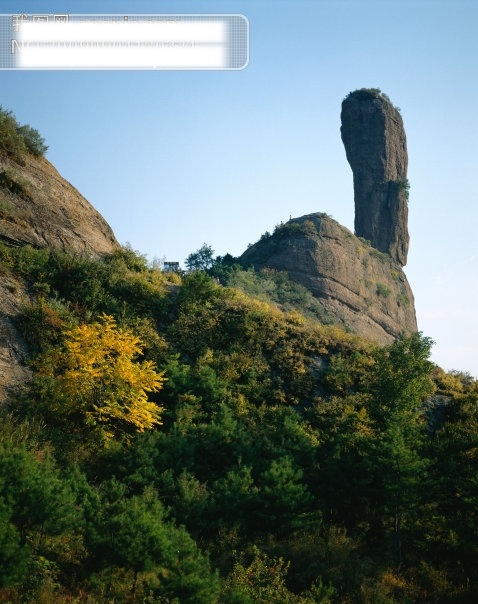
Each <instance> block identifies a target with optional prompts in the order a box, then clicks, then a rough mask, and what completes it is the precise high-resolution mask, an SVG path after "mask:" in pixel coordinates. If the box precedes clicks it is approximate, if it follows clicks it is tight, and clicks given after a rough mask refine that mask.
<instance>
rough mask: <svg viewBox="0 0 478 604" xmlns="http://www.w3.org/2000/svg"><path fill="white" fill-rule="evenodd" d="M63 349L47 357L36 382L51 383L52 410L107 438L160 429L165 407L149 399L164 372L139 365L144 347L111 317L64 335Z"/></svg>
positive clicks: (144, 363)
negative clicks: (77, 420) (43, 380)
mask: <svg viewBox="0 0 478 604" xmlns="http://www.w3.org/2000/svg"><path fill="white" fill-rule="evenodd" d="M64 336H65V339H64V344H63V346H62V347H61V348H55V349H52V350H50V351H48V352H47V353H46V354H44V355H43V356H42V357H41V358H40V359H39V361H38V363H37V369H38V374H37V377H38V378H40V380H41V379H42V378H47V380H48V381H49V388H48V391H49V392H48V396H49V397H51V395H52V394H53V399H50V402H49V405H48V406H49V411H50V412H53V414H54V415H57V414H60V415H61V416H63V417H65V416H67V417H69V418H70V421H72V420H73V423H74V418H78V417H80V418H81V420H82V423H83V421H84V422H86V425H87V426H88V427H93V428H98V429H100V430H101V432H102V434H103V436H104V437H106V439H111V438H113V437H114V436H116V435H118V434H121V433H128V432H131V431H132V430H133V431H139V432H142V431H144V430H147V429H150V428H153V427H154V426H155V425H158V424H161V414H162V412H163V411H164V408H163V407H161V406H160V405H157V404H156V403H154V402H152V401H149V400H148V393H149V392H156V391H158V390H160V389H161V387H162V383H163V381H164V380H165V378H164V372H161V373H158V372H157V371H156V366H155V364H154V363H153V362H152V361H141V362H140V361H138V360H137V357H138V356H139V355H140V354H141V352H142V345H141V342H140V340H139V338H137V337H136V336H135V335H134V334H133V333H132V332H131V331H129V330H127V329H121V328H120V327H118V326H117V325H116V323H115V321H114V319H113V317H110V316H107V315H103V316H102V318H101V319H100V320H99V321H96V322H94V323H90V324H83V325H79V326H77V327H74V328H73V329H69V330H66V331H65V333H64Z"/></svg>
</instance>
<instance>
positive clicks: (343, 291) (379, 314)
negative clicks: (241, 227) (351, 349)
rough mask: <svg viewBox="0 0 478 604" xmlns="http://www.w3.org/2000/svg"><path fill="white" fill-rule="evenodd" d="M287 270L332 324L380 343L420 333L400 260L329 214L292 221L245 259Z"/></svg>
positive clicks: (249, 263) (248, 263)
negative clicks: (364, 239) (326, 313)
mask: <svg viewBox="0 0 478 604" xmlns="http://www.w3.org/2000/svg"><path fill="white" fill-rule="evenodd" d="M240 261H241V263H242V264H243V265H245V266H254V267H255V268H257V269H260V268H264V267H270V268H273V269H276V270H278V271H286V272H287V273H288V275H289V278H290V279H292V280H293V281H295V282H297V283H300V284H301V285H303V286H305V287H306V288H307V289H309V290H310V291H311V292H312V294H313V295H314V296H315V297H316V298H318V299H319V300H320V301H321V302H322V304H323V305H324V307H325V308H326V309H327V310H328V313H329V316H330V317H331V320H332V322H333V323H335V324H337V325H340V326H342V327H345V328H346V329H348V330H349V331H351V332H352V333H355V334H357V335H360V336H362V337H365V338H368V339H370V340H372V341H375V342H378V343H380V344H384V345H386V344H391V343H392V342H393V340H394V339H395V338H397V337H398V336H399V335H400V334H402V333H410V332H414V331H417V322H416V317H415V306H414V299H413V293H412V290H411V288H410V286H409V284H408V281H407V278H406V276H405V273H404V272H403V270H402V267H401V266H400V264H399V263H398V262H396V261H395V260H393V259H392V258H391V257H390V256H389V255H387V254H384V253H381V252H380V251H378V250H377V249H375V248H373V247H371V246H370V245H368V244H367V243H366V242H364V241H362V240H361V239H359V238H358V237H356V236H355V235H353V233H351V232H350V231H349V230H348V229H346V228H345V227H343V226H341V225H340V224H339V223H337V222H336V221H335V220H333V219H332V218H330V217H329V216H327V215H326V214H309V215H307V216H302V217H301V218H295V219H293V220H290V221H289V222H287V223H286V224H284V225H283V226H282V227H280V228H278V229H276V232H275V233H274V234H273V235H271V236H270V237H268V238H266V239H261V240H260V241H258V242H257V243H256V244H254V245H253V246H251V247H250V248H248V249H247V250H246V251H245V252H244V253H243V254H242V256H241V257H240Z"/></svg>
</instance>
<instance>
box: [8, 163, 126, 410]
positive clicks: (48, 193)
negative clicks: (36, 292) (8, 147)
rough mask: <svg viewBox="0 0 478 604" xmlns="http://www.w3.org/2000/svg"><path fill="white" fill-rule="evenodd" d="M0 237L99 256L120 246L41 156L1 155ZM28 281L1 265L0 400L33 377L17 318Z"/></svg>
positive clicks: (10, 241) (25, 300)
mask: <svg viewBox="0 0 478 604" xmlns="http://www.w3.org/2000/svg"><path fill="white" fill-rule="evenodd" d="M0 241H1V242H3V243H4V244H6V245H9V246H16V247H18V246H23V245H32V246H34V247H49V248H53V249H61V250H70V251H73V252H86V253H88V254H94V255H99V254H103V253H108V252H112V251H113V250H115V249H116V248H119V243H118V242H117V241H116V238H115V236H114V234H113V231H112V230H111V228H110V226H109V225H108V224H107V222H106V221H105V220H104V218H103V217H102V216H101V215H100V214H99V213H98V212H97V211H96V210H95V209H94V208H93V206H92V205H91V204H90V203H89V202H88V201H87V200H86V199H85V198H84V197H83V196H82V195H81V194H80V193H79V192H78V191H77V190H76V189H75V188H74V187H73V186H72V185H70V183H69V182H67V181H66V180H65V179H64V178H62V177H61V176H60V174H58V172H57V171H56V170H55V168H54V167H53V166H52V165H51V163H50V162H49V161H47V160H46V159H45V158H43V157H35V156H33V155H30V154H28V155H26V156H25V157H24V158H22V161H21V163H17V162H15V161H13V160H12V159H11V158H9V157H4V156H1V157H0ZM30 301H31V300H30V296H29V292H28V288H27V285H26V283H25V282H24V281H23V280H22V279H21V278H20V277H19V276H17V275H15V274H13V273H12V272H11V271H10V270H9V269H8V267H1V266H0V403H3V402H5V401H6V400H7V399H8V397H9V396H10V394H11V393H12V392H14V391H15V389H16V388H17V387H18V386H21V385H23V384H25V383H26V382H27V381H28V379H29V377H30V376H31V372H30V370H29V369H28V368H27V367H26V366H25V364H24V361H25V358H26V356H27V354H28V348H27V346H26V343H25V341H24V340H23V338H22V337H21V335H20V334H19V333H18V330H17V329H16V326H15V319H16V317H17V316H18V314H19V313H20V312H21V308H22V307H23V306H24V305H26V304H28V303H29V302H30Z"/></svg>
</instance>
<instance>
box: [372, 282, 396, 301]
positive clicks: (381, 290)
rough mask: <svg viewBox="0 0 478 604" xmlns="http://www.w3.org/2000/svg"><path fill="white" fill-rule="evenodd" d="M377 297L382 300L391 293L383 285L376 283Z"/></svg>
mask: <svg viewBox="0 0 478 604" xmlns="http://www.w3.org/2000/svg"><path fill="white" fill-rule="evenodd" d="M376 291H377V296H383V297H384V298H388V296H389V295H390V294H391V293H392V292H391V290H390V288H389V287H387V286H386V285H384V284H383V283H377V290H376Z"/></svg>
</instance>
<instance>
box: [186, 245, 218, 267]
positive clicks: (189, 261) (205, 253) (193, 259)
mask: <svg viewBox="0 0 478 604" xmlns="http://www.w3.org/2000/svg"><path fill="white" fill-rule="evenodd" d="M213 254H214V250H213V249H212V247H211V246H210V245H208V244H207V243H203V245H202V246H201V247H200V248H199V249H198V250H197V251H196V252H192V253H191V254H189V256H188V257H187V258H186V268H187V269H188V271H205V270H207V269H208V268H211V267H212V265H213V263H214V259H213Z"/></svg>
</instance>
